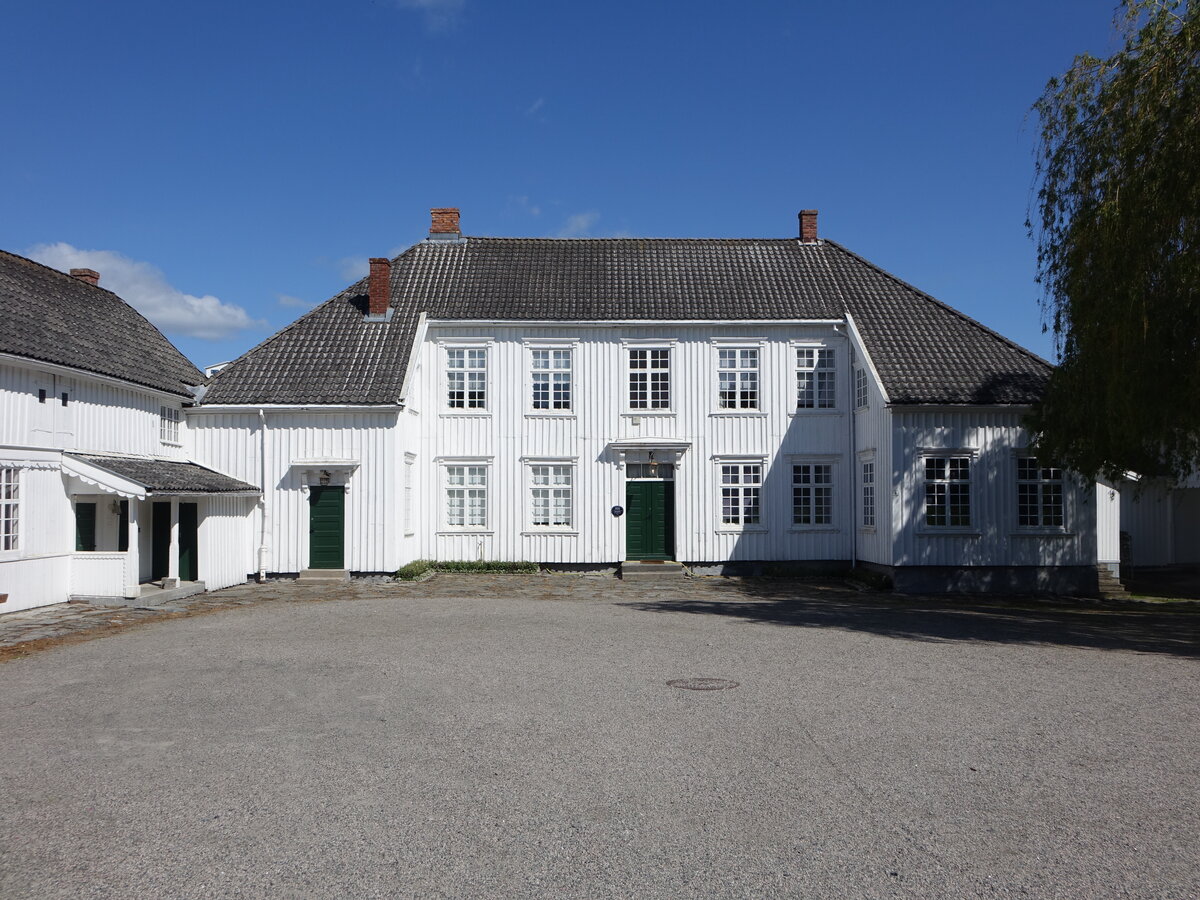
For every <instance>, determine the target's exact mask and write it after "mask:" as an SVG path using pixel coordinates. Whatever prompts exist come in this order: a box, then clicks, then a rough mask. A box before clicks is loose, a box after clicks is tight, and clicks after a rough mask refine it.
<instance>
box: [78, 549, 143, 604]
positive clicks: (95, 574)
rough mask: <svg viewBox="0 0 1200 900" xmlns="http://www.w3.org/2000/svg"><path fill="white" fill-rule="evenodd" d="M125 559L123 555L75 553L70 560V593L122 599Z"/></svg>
mask: <svg viewBox="0 0 1200 900" xmlns="http://www.w3.org/2000/svg"><path fill="white" fill-rule="evenodd" d="M127 559H128V557H127V556H126V554H124V553H76V554H75V556H74V558H73V559H72V560H71V593H72V594H73V595H75V596H82V597H124V596H125V584H126V576H125V564H126V561H127ZM132 580H136V579H131V581H132Z"/></svg>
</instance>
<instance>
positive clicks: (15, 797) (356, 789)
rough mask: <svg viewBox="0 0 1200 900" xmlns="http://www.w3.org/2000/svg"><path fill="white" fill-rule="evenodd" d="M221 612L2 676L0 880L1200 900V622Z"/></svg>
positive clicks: (592, 611) (506, 595)
mask: <svg viewBox="0 0 1200 900" xmlns="http://www.w3.org/2000/svg"><path fill="white" fill-rule="evenodd" d="M256 592H257V593H256ZM213 596H214V597H220V596H228V597H230V598H233V599H237V598H239V597H241V598H246V597H248V598H254V597H262V598H265V599H264V600H263V602H261V603H251V605H247V606H243V607H240V608H228V609H221V610H218V611H216V612H212V613H211V614H204V615H194V616H188V617H183V618H176V619H172V620H169V621H156V622H151V623H148V624H140V625H138V626H137V627H133V628H129V629H128V630H121V631H116V632H114V633H111V634H108V635H106V636H104V637H100V638H97V639H94V640H85V641H83V642H80V643H74V644H70V645H67V646H59V647H53V648H50V649H45V650H41V651H39V652H36V653H32V654H31V655H29V656H26V657H24V658H17V659H13V660H11V661H8V662H4V663H2V664H0V760H2V762H0V896H3V897H5V898H25V897H39V898H41V897H75V896H84V897H93V896H94V897H121V898H124V897H279V896H289V897H302V896H303V897H319V896H355V897H391V896H503V895H519V896H541V897H650V896H655V897H680V896H696V897H700V896H811V897H928V896H940V897H993V896H995V897H1008V896H1022V897H1180V898H1192V897H1196V896H1200V774H1198V770H1200V766H1198V765H1197V760H1198V759H1200V756H1198V754H1200V678H1198V677H1197V676H1198V675H1200V644H1198V642H1197V624H1198V623H1200V615H1198V614H1196V613H1171V612H1145V613H1143V612H1112V611H1097V610H1089V609H1081V610H1055V609H1050V608H1045V607H1040V606H1038V605H1036V604H1028V605H1020V604H1014V605H1002V606H995V605H988V604H975V603H971V602H965V601H964V602H963V603H962V604H961V606H959V607H955V606H954V605H953V604H951V603H947V602H946V601H929V602H922V601H897V600H893V599H891V598H887V597H882V596H878V595H865V594H858V593H854V592H851V591H849V590H846V589H843V588H839V587H837V586H836V585H820V584H811V585H798V586H797V585H788V584H784V583H770V582H751V581H747V582H730V581H724V580H719V579H712V580H697V581H695V582H687V583H684V584H681V585H680V586H678V587H670V588H663V589H655V588H650V587H646V586H640V585H635V584H623V583H621V582H618V581H614V580H609V579H601V578H573V577H565V576H555V577H545V576H542V577H538V576H533V577H516V576H511V577H492V578H481V577H475V578H470V577H459V578H454V577H449V576H438V577H437V578H435V579H433V580H432V581H429V582H426V583H423V584H416V585H350V586H345V587H335V588H324V589H314V588H311V587H307V586H299V585H268V586H253V585H247V586H245V587H239V588H234V589H231V590H230V591H226V592H221V594H219V595H213ZM697 678H709V679H725V680H727V681H729V682H736V686H735V687H728V688H727V689H723V690H704V691H700V690H688V689H686V688H685V687H676V686H672V685H670V684H669V682H672V681H675V680H679V679H697Z"/></svg>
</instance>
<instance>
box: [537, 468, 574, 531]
mask: <svg viewBox="0 0 1200 900" xmlns="http://www.w3.org/2000/svg"><path fill="white" fill-rule="evenodd" d="M530 470H531V471H530V477H531V480H532V483H533V485H532V488H531V490H532V491H533V494H532V498H531V499H532V506H531V511H532V519H533V524H534V526H540V527H553V526H558V527H561V528H570V527H571V522H572V515H573V508H574V499H573V497H572V496H571V466H569V465H562V466H553V465H547V466H530Z"/></svg>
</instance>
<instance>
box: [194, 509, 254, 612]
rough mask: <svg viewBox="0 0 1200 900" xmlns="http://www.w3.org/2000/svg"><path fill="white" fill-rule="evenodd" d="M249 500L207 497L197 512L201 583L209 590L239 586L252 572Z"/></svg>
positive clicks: (252, 546)
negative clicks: (198, 512)
mask: <svg viewBox="0 0 1200 900" xmlns="http://www.w3.org/2000/svg"><path fill="white" fill-rule="evenodd" d="M255 506H256V502H255V500H254V498H252V497H220V496H215V497H209V498H208V499H207V500H205V501H204V502H203V504H202V507H201V510H200V535H199V537H200V566H199V568H200V580H201V581H203V582H204V586H205V587H206V588H207V589H208V590H210V591H215V590H220V589H221V588H226V587H229V586H230V585H234V584H241V583H242V582H244V581H245V580H246V576H247V575H249V574H251V573H252V572H254V571H255V569H256V566H255V564H254V533H253V530H252V527H251V526H252V523H253V519H252V517H251V512H252V511H253V509H254V507H255Z"/></svg>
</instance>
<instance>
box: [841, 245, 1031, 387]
mask: <svg viewBox="0 0 1200 900" xmlns="http://www.w3.org/2000/svg"><path fill="white" fill-rule="evenodd" d="M823 240H824V241H825V243H827V244H829V245H830V246H831V247H834V248H836V249H837V250H840V251H841V252H842V253H844V254H846V255H847V256H849V257H851V258H853V259H856V260H858V261H859V262H860V263H862V264H863V265H865V266H867V267H868V268H870V269H873V270H874V271H876V272H878V273H879V274H880V275H883V276H884V277H885V278H888V279H890V280H891V281H894V282H896V284H898V285H900V286H901V287H903V288H906V289H908V290H910V291H912V292H913V293H914V294H916V295H917V296H918V297H920V298H921V299H922V300H926V301H928V302H929V303H932V304H933V305H934V306H937V307H939V308H941V309H944V310H945V311H946V312H948V313H951V314H952V315H953V316H955V317H956V318H958V319H961V320H962V321H964V322H966V323H967V324H969V325H974V326H975V327H976V328H978V329H980V330H981V331H985V332H987V333H988V334H990V335H991V336H992V337H994V338H996V339H998V340H999V341H1000V342H1001V343H1004V344H1007V345H1008V346H1010V347H1012V348H1013V349H1014V350H1018V351H1020V352H1021V353H1023V354H1025V355H1026V356H1028V357H1029V358H1030V359H1032V360H1034V361H1035V362H1039V363H1041V364H1042V365H1044V366H1046V367H1048V368H1051V369H1053V368H1054V363H1052V362H1050V361H1049V360H1046V359H1042V357H1040V356H1038V355H1037V354H1036V353H1034V352H1033V351H1032V350H1030V349H1029V348H1027V347H1022V346H1021V345H1020V344H1018V343H1017V342H1016V341H1014V340H1012V339H1011V338H1007V337H1005V336H1004V335H1002V334H1001V333H1000V332H998V331H996V330H995V329H992V328H989V327H988V326H986V325H984V324H983V323H982V322H980V321H979V320H978V319H973V318H971V317H970V316H968V315H967V314H966V313H965V312H962V311H961V310H958V309H955V308H954V307H953V306H951V305H950V304H948V303H945V302H943V301H941V300H939V299H938V298H937V297H934V296H932V295H931V294H927V293H925V292H924V291H923V290H921V289H920V288H918V287H914V286H913V285H911V284H909V283H908V282H907V281H905V280H904V279H903V278H901V277H900V276H898V275H893V274H892V273H891V272H889V271H888V270H887V269H885V268H883V267H882V266H879V265H876V264H875V263H873V262H871V261H870V260H869V259H865V258H863V257H861V256H859V255H858V254H857V253H855V252H854V251H853V250H850V249H848V248H847V247H844V246H842V245H841V244H839V243H838V242H837V241H831V240H829V239H828V238H824V239H823ZM842 302H843V303H845V300H844V299H843V301H842ZM847 308H849V304H847Z"/></svg>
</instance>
